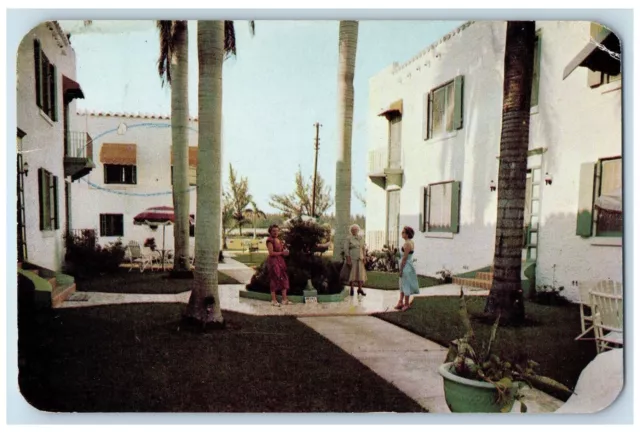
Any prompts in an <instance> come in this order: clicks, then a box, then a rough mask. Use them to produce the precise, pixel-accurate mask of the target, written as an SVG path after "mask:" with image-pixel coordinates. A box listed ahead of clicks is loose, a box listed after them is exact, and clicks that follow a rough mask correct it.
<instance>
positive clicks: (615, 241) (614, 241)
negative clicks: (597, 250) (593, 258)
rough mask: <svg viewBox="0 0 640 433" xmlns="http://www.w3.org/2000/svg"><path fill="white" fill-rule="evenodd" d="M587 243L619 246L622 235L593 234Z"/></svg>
mask: <svg viewBox="0 0 640 433" xmlns="http://www.w3.org/2000/svg"><path fill="white" fill-rule="evenodd" d="M589 243H590V244H591V245H593V246H597V247H621V246H622V237H604V236H600V237H598V236H594V237H592V238H590V239H589Z"/></svg>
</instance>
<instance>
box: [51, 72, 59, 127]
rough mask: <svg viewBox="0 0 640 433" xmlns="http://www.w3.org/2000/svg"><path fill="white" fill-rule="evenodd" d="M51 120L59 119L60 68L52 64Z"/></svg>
mask: <svg viewBox="0 0 640 433" xmlns="http://www.w3.org/2000/svg"><path fill="white" fill-rule="evenodd" d="M50 68H51V92H49V94H50V95H51V103H50V106H51V120H53V121H54V122H57V121H58V69H57V68H56V67H55V66H54V65H51V66H50Z"/></svg>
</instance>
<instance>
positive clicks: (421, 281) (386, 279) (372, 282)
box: [364, 271, 441, 290]
mask: <svg viewBox="0 0 640 433" xmlns="http://www.w3.org/2000/svg"><path fill="white" fill-rule="evenodd" d="M398 278H399V275H398V274H397V273H395V272H394V273H391V272H378V271H367V281H366V282H365V283H364V287H369V288H371V289H380V290H399V287H398V286H399V284H398ZM438 284H441V283H440V281H439V280H438V279H437V278H432V277H425V276H423V275H418V285H419V286H420V287H431V286H437V285H438Z"/></svg>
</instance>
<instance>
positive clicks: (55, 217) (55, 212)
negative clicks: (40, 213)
mask: <svg viewBox="0 0 640 433" xmlns="http://www.w3.org/2000/svg"><path fill="white" fill-rule="evenodd" d="M51 177H52V178H53V182H52V184H51V187H52V188H53V194H52V196H53V228H54V229H55V230H59V229H60V215H59V213H58V176H51Z"/></svg>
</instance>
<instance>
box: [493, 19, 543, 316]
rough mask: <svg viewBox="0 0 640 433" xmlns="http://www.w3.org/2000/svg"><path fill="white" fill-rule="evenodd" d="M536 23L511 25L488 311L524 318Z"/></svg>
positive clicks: (505, 74)
mask: <svg viewBox="0 0 640 433" xmlns="http://www.w3.org/2000/svg"><path fill="white" fill-rule="evenodd" d="M535 27H536V26H535V21H509V22H508V23H507V37H506V47H505V53H504V85H503V101H502V133H501V136H500V168H499V172H498V216H497V222H496V243H495V252H494V258H493V265H494V274H493V283H492V286H491V291H490V293H489V297H488V298H487V303H486V305H485V312H486V313H488V314H490V315H493V316H497V315H500V316H501V317H503V318H504V319H505V320H506V321H508V322H513V323H517V322H520V321H522V320H524V303H523V297H522V288H521V282H520V279H521V278H520V272H521V267H522V230H523V221H524V205H525V189H526V174H527V151H528V149H529V119H530V117H531V114H530V107H531V86H532V80H533V56H534V47H535V31H536V28H535Z"/></svg>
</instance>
